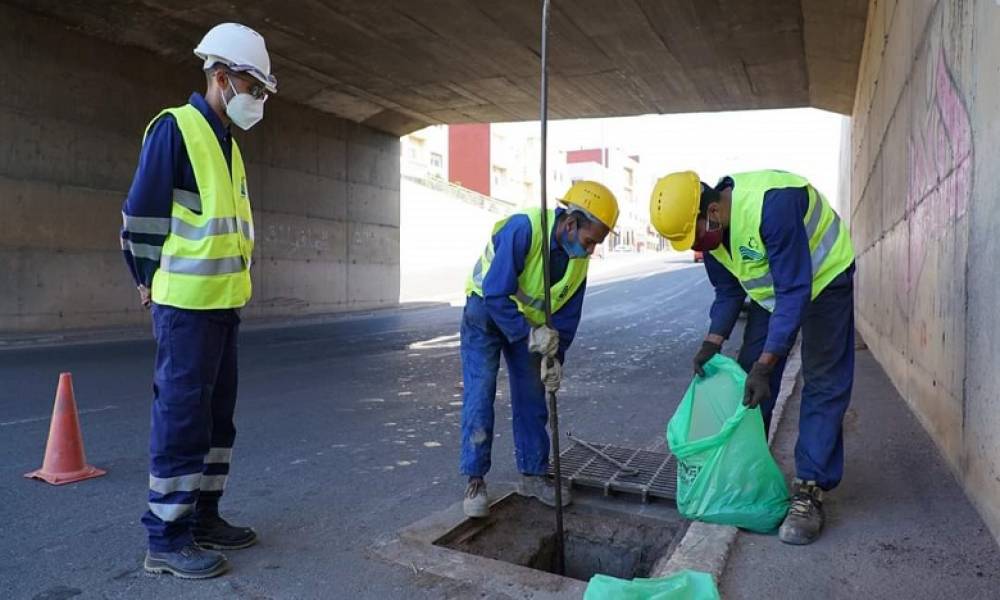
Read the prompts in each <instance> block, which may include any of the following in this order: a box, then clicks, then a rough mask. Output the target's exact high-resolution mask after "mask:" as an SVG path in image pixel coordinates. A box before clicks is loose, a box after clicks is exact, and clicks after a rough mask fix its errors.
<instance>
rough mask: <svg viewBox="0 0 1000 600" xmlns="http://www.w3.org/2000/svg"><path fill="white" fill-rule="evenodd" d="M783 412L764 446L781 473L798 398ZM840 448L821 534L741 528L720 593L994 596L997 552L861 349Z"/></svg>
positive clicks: (789, 452)
mask: <svg viewBox="0 0 1000 600" xmlns="http://www.w3.org/2000/svg"><path fill="white" fill-rule="evenodd" d="M786 410H787V412H786V414H785V418H784V419H783V420H782V422H781V426H780V428H779V430H778V435H777V439H776V442H775V445H774V453H775V457H776V458H777V459H778V461H779V463H781V466H782V469H783V470H784V472H785V473H786V474H790V473H793V472H794V466H793V465H794V460H793V452H794V445H795V439H796V437H797V433H798V413H799V405H798V402H795V403H793V404H790V405H789V406H787V408H786ZM845 445H846V447H847V464H846V466H845V478H844V481H843V483H842V484H841V485H840V487H838V488H837V489H836V490H834V492H832V493H831V494H830V495H829V496H828V497H827V502H826V505H825V508H826V510H827V523H826V529H825V531H824V534H823V537H822V538H820V540H819V541H818V542H816V543H815V544H813V545H811V546H802V547H795V546H788V545H785V544H782V543H781V542H780V541H778V538H777V536H776V535H775V536H766V535H756V534H750V533H746V532H741V533H740V534H739V537H738V539H737V541H736V544H735V545H734V547H733V549H732V553H731V554H730V557H729V561H728V563H727V565H726V569H725V572H724V574H723V576H722V580H721V582H720V591H721V592H722V597H723V598H726V599H727V600H738V599H743V598H747V599H750V598H799V597H801V598H823V599H837V598H845V599H846V598H849V599H851V600H857V599H859V598H900V599H906V600H920V599H927V600H931V599H934V600H938V599H943V598H961V599H963V600H969V599H978V598H982V599H984V600H985V599H995V598H998V597H1000V549H998V547H997V544H996V542H995V541H994V539H993V537H992V536H991V534H990V532H989V530H988V529H986V526H985V525H984V524H983V522H982V520H981V519H980V518H979V516H978V515H977V514H976V512H975V510H974V509H973V508H972V505H971V504H970V503H969V501H968V500H967V499H966V497H965V495H964V493H963V492H962V490H961V488H960V487H959V485H958V483H956V481H955V479H954V478H953V477H952V475H951V472H950V471H949V470H948V467H947V465H946V464H945V462H944V460H943V459H942V458H941V456H940V455H939V453H938V450H937V448H936V447H935V446H934V443H933V442H932V441H931V439H930V438H929V437H928V436H927V434H926V432H925V431H924V430H923V429H922V428H921V426H920V424H919V423H918V422H917V421H916V419H915V418H914V417H913V415H912V414H911V413H910V410H909V408H908V407H907V406H906V403H905V402H904V401H903V399H902V398H900V396H899V395H898V394H897V393H896V390H895V388H893V386H892V384H891V383H890V381H889V379H888V378H887V377H886V375H885V373H884V372H883V371H882V368H881V367H880V366H879V365H878V363H877V362H876V361H875V359H874V357H873V356H872V355H871V352H869V351H868V350H862V351H859V352H858V355H857V367H856V370H855V383H854V397H853V401H852V405H851V408H850V410H849V411H848V413H847V418H846V420H845Z"/></svg>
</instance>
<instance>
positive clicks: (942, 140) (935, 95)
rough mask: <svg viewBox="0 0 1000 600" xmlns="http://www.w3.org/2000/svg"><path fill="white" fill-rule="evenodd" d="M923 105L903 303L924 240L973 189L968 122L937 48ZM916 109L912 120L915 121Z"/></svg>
mask: <svg viewBox="0 0 1000 600" xmlns="http://www.w3.org/2000/svg"><path fill="white" fill-rule="evenodd" d="M931 83H932V85H930V86H928V87H929V90H928V91H929V94H928V97H927V98H926V104H925V105H924V107H923V110H924V111H925V112H924V114H923V123H922V124H918V125H917V126H916V128H915V129H914V131H913V133H912V135H911V137H910V152H909V186H908V190H907V195H906V213H907V219H908V223H907V240H906V241H907V248H906V254H907V257H908V260H907V264H906V268H905V269H903V272H902V273H900V275H899V277H900V281H899V286H898V289H899V291H900V295H901V296H902V297H901V299H902V300H903V301H904V303H906V299H907V298H909V297H910V295H911V292H913V290H914V288H915V287H916V286H917V284H918V283H919V282H920V277H921V274H922V272H923V268H924V261H925V260H926V257H927V246H928V244H929V243H930V242H934V241H937V240H939V239H940V238H941V237H942V236H943V235H944V234H946V233H948V231H949V230H950V228H951V227H952V226H953V225H954V223H955V222H956V221H957V220H958V219H959V218H961V217H962V216H964V215H965V213H966V210H967V209H968V202H969V196H970V194H971V192H972V165H973V149H972V125H971V123H970V121H969V113H968V111H967V110H966V108H965V103H964V102H963V101H962V97H961V95H960V92H959V90H958V88H957V86H956V85H955V81H954V79H953V78H952V76H951V72H950V70H949V68H948V64H947V62H946V60H945V55H944V49H941V51H940V52H939V53H938V57H937V64H936V66H935V69H934V81H933V82H931ZM920 118H921V116H920V109H919V108H918V109H917V113H916V114H915V121H918V122H919V119H920Z"/></svg>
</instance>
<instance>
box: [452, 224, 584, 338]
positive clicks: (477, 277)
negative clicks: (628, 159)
mask: <svg viewBox="0 0 1000 600" xmlns="http://www.w3.org/2000/svg"><path fill="white" fill-rule="evenodd" d="M515 215H525V216H527V217H528V220H529V221H531V247H530V249H529V250H528V255H527V256H525V257H524V270H523V271H521V274H520V275H519V276H518V278H517V293H515V294H513V295H512V296H511V297H510V298H511V300H513V301H514V303H515V304H517V309H518V310H519V311H521V314H522V315H524V318H525V319H527V321H528V322H529V323H531V324H532V325H534V326H536V327H537V326H539V325H543V324H544V323H545V272H544V270H543V268H542V249H543V247H544V248H545V249H546V250H547V249H548V246H549V244H548V240H550V239H552V228H553V227H555V225H556V212H555V211H554V210H550V211H548V223H547V224H548V228H549V230H548V232H547V234H546V235H543V234H542V209H540V208H531V209H528V210H525V211H522V212H519V213H514V215H511V216H510V217H507V218H506V219H502V220H500V221H497V223H496V225H494V226H493V233H492V234H491V235H490V241H489V243H488V244H486V249H485V250H483V255H482V256H481V257H480V258H479V260H477V261H476V265H475V267H474V268H473V269H472V275H471V276H469V279H468V281H466V283H465V295H466V296H468V295H470V294H475V295H477V296H479V297H482V296H483V279H485V278H486V273H488V272H489V270H490V264H491V263H492V262H493V252H494V250H493V236H494V235H496V233H497V232H498V231H500V230H501V229H502V228H503V226H504V225H506V224H507V221H509V220H510V219H511V217H513V216H515ZM543 241H545V243H544V244H543V243H542V242H543ZM589 264H590V260H589V257H588V258H571V259H570V260H569V264H568V265H567V266H566V274H565V275H563V277H562V279H560V280H559V281H558V282H557V283H555V284H553V285H552V288H551V294H552V304H551V305H552V312H553V313H555V312H557V311H558V310H559V309H560V308H562V307H563V306H565V305H566V303H567V302H569V299H570V298H572V297H573V294H575V293H576V291H577V290H578V289H580V286H581V285H582V284H583V282H584V281H585V280H586V279H587V266H588V265H589Z"/></svg>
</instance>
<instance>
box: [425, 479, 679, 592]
mask: <svg viewBox="0 0 1000 600" xmlns="http://www.w3.org/2000/svg"><path fill="white" fill-rule="evenodd" d="M553 515H554V512H553V510H552V509H551V508H548V507H546V506H544V505H543V504H541V503H540V502H538V501H537V500H532V499H528V498H523V497H521V496H517V495H513V494H512V495H509V496H507V497H505V498H503V499H501V500H500V501H498V502H497V503H495V504H494V505H493V506H492V508H491V509H490V516H489V517H487V518H485V519H468V520H466V521H464V522H463V523H461V524H460V525H459V526H457V527H456V528H454V529H452V530H451V531H449V532H448V533H446V534H445V535H443V536H442V537H440V538H439V539H437V540H435V541H434V544H435V545H437V546H444V547H446V548H450V549H452V550H456V551H459V552H462V553H467V554H473V555H476V556H481V557H484V558H489V559H493V560H499V561H503V562H506V563H510V564H514V565H518V566H521V567H527V568H530V569H536V570H540V571H545V572H548V573H554V572H555V530H554V521H553V519H554V516H553ZM563 515H564V518H563V520H564V529H565V549H566V563H565V564H566V573H565V575H566V577H571V578H573V579H577V580H580V581H587V580H589V579H590V578H591V577H592V576H593V575H595V574H597V573H602V574H605V575H612V576H614V577H620V578H624V579H632V578H634V577H647V576H649V575H650V574H651V572H652V570H653V567H654V565H655V564H656V563H657V562H658V561H659V560H660V559H662V558H664V557H665V556H666V555H667V554H668V553H669V552H670V550H672V548H673V546H674V544H675V542H676V541H678V540H679V537H680V534H681V533H683V523H682V521H681V520H680V519H679V518H678V519H676V520H667V519H663V518H654V517H648V516H643V515H640V514H636V513H635V512H624V511H621V510H612V509H608V508H602V507H600V506H599V505H594V504H583V503H575V504H571V505H570V506H569V507H567V508H566V509H565V510H564V512H563Z"/></svg>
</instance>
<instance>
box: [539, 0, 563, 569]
mask: <svg viewBox="0 0 1000 600" xmlns="http://www.w3.org/2000/svg"><path fill="white" fill-rule="evenodd" d="M548 41H549V0H544V1H543V2H542V57H541V59H542V90H541V107H540V111H539V112H540V113H541V114H540V115H539V119H538V120H539V122H540V124H541V128H542V132H541V145H542V155H541V185H540V186H539V187H541V190H542V235H544V236H545V243H543V244H542V271H543V272H544V277H545V296H544V298H545V324H546V325H548V326H549V327H552V290H551V287H552V276H551V272H550V271H549V252H550V244H551V241H550V240H551V238H550V236H549V203H548V164H547V163H548V133H549V44H548ZM554 226H555V225H554V224H553V227H554ZM542 360H548V361H551V360H552V359H551V358H542ZM550 364H551V363H550ZM547 396H548V405H549V406H548V408H549V427H550V428H551V429H552V461H553V470H554V471H555V476H556V481H555V485H556V489H555V492H556V540H555V542H556V548H555V565H554V566H555V572H556V574H557V575H564V574H565V573H566V550H565V543H564V540H565V537H564V535H563V509H562V465H560V464H559V463H560V460H559V406H558V403H557V401H556V394H555V392H547Z"/></svg>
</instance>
